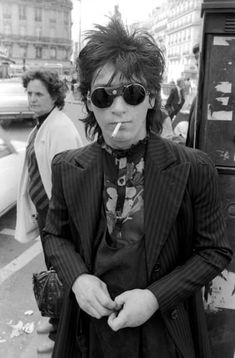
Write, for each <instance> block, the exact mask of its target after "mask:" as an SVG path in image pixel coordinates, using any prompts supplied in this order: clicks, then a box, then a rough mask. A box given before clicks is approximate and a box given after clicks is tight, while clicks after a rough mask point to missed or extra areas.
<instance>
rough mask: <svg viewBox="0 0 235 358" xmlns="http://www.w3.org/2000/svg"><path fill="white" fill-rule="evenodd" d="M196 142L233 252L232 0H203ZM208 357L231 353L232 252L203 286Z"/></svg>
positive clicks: (234, 322) (234, 343)
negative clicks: (209, 165) (214, 174)
mask: <svg viewBox="0 0 235 358" xmlns="http://www.w3.org/2000/svg"><path fill="white" fill-rule="evenodd" d="M201 14H202V20H203V28H202V41H201V49H200V66H199V82H198V99H197V108H196V109H197V110H196V112H197V114H196V118H197V122H198V123H199V124H200V125H199V131H198V133H197V138H196V141H195V142H196V147H197V148H199V149H201V150H203V151H205V152H207V153H208V154H209V155H210V157H211V158H212V159H213V161H214V162H215V165H216V167H217V170H218V173H219V183H220V190H221V192H222V197H223V205H224V209H225V210H224V213H225V219H226V223H227V229H226V230H227V235H228V237H229V240H230V243H231V246H232V249H233V251H234V252H235V1H232V0H230V1H227V0H220V1H219V0H213V1H212V0H204V1H203V3H202V13H201ZM203 295H204V302H205V310H206V316H207V323H208V328H209V335H210V340H211V344H212V349H213V358H221V357H222V358H234V357H235V257H234V258H233V260H232V262H231V264H230V265H229V267H228V268H227V269H226V270H224V271H223V272H222V274H221V275H220V276H218V277H216V278H215V279H214V280H213V281H212V282H211V283H210V284H209V285H208V287H205V290H204V292H203Z"/></svg>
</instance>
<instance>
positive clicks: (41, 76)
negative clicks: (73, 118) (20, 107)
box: [22, 69, 67, 110]
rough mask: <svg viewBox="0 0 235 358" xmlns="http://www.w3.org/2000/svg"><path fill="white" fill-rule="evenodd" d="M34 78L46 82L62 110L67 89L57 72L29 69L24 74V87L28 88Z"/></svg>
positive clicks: (48, 89)
mask: <svg viewBox="0 0 235 358" xmlns="http://www.w3.org/2000/svg"><path fill="white" fill-rule="evenodd" d="M33 80H40V81H41V82H42V83H43V84H44V86H45V87H46V89H47V91H48V93H49V94H50V96H51V97H52V98H53V99H55V106H56V107H58V108H59V109H60V110H61V109H62V108H63V107H64V104H65V97H66V91H67V89H66V87H65V85H64V83H63V81H61V80H60V78H59V75H58V73H57V72H54V71H51V70H44V69H38V70H35V71H28V72H26V73H25V74H24V75H23V76H22V82H23V86H24V88H26V89H27V87H28V84H29V82H30V81H33Z"/></svg>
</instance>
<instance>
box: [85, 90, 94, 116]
mask: <svg viewBox="0 0 235 358" xmlns="http://www.w3.org/2000/svg"><path fill="white" fill-rule="evenodd" d="M86 105H87V108H88V109H89V111H91V112H93V110H92V106H91V97H90V91H88V93H87V98H86Z"/></svg>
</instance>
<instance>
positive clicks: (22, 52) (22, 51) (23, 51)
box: [20, 46, 27, 58]
mask: <svg viewBox="0 0 235 358" xmlns="http://www.w3.org/2000/svg"><path fill="white" fill-rule="evenodd" d="M20 57H21V58H27V47H26V46H20Z"/></svg>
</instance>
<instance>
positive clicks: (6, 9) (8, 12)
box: [3, 4, 11, 19]
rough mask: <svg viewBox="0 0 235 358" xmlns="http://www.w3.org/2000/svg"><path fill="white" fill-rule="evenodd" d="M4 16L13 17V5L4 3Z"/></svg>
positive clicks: (5, 17)
mask: <svg viewBox="0 0 235 358" xmlns="http://www.w3.org/2000/svg"><path fill="white" fill-rule="evenodd" d="M3 18H4V19H11V7H10V5H9V4H3Z"/></svg>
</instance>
